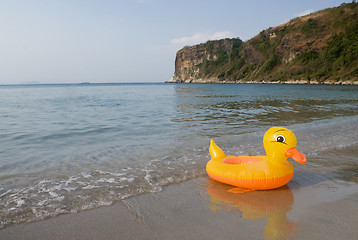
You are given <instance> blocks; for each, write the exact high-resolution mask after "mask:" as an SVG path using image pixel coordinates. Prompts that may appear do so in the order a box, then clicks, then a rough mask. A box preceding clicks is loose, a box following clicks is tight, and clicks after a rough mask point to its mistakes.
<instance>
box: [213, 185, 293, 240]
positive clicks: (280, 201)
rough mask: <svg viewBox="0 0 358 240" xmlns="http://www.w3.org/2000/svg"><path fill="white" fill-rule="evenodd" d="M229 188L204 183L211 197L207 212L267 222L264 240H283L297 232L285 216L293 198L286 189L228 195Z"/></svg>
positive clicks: (284, 187)
mask: <svg viewBox="0 0 358 240" xmlns="http://www.w3.org/2000/svg"><path fill="white" fill-rule="evenodd" d="M231 188H232V186H230V185H226V184H221V183H219V182H216V181H214V180H212V179H209V180H208V183H207V191H208V193H209V195H210V196H211V202H210V205H209V208H210V209H211V210H212V211H213V212H216V211H218V210H226V211H239V212H240V214H239V217H242V218H244V219H250V220H259V219H263V218H267V224H266V227H265V229H264V236H265V238H266V239H285V238H287V237H288V236H289V235H291V234H292V233H293V232H294V231H295V230H296V229H297V223H294V222H290V221H289V220H288V219H287V216H286V213H287V212H288V211H290V210H291V207H292V205H293V203H294V197H293V194H292V192H291V190H290V188H289V187H287V186H283V187H281V188H279V189H275V190H270V191H250V192H244V193H233V192H229V191H228V190H230V189H231Z"/></svg>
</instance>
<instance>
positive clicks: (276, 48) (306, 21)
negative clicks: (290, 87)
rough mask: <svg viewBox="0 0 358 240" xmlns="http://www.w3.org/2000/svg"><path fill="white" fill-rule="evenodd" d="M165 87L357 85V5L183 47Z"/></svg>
mask: <svg viewBox="0 0 358 240" xmlns="http://www.w3.org/2000/svg"><path fill="white" fill-rule="evenodd" d="M167 82H168V83H273V84H274V83H278V84H337V85H358V3H356V2H355V1H354V2H352V3H348V4H345V3H344V4H342V5H341V6H339V7H335V8H329V9H325V10H321V11H318V12H315V13H312V14H309V15H306V16H303V17H298V18H294V19H292V20H291V21H289V22H287V23H284V24H281V25H279V26H276V27H272V28H269V29H266V30H264V31H262V32H260V33H259V34H258V35H256V36H255V37H253V38H252V39H250V40H248V41H246V42H243V41H241V40H240V39H239V38H233V39H221V40H215V41H207V42H206V43H202V44H198V45H194V46H186V47H184V48H182V49H180V50H179V51H178V52H177V54H176V59H175V72H174V76H173V77H172V78H171V79H170V80H169V81H167Z"/></svg>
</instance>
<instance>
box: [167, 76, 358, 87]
mask: <svg viewBox="0 0 358 240" xmlns="http://www.w3.org/2000/svg"><path fill="white" fill-rule="evenodd" d="M165 83H222V84H225V83H226V84H245V83H246V84H293V85H354V86H357V85H358V81H354V80H346V81H334V80H326V81H317V80H304V79H302V80H288V81H267V80H262V81H244V80H236V81H230V80H223V81H220V80H219V79H217V78H209V79H185V80H183V79H175V78H174V77H173V78H171V79H170V80H168V81H165Z"/></svg>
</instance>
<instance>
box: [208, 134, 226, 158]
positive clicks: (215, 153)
mask: <svg viewBox="0 0 358 240" xmlns="http://www.w3.org/2000/svg"><path fill="white" fill-rule="evenodd" d="M209 152H210V156H211V159H212V160H214V161H221V160H222V159H223V158H224V157H226V155H225V153H224V151H223V150H221V149H220V148H219V147H218V146H217V145H216V143H215V142H214V140H212V139H211V141H210V148H209Z"/></svg>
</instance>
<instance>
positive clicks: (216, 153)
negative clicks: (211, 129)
mask: <svg viewBox="0 0 358 240" xmlns="http://www.w3.org/2000/svg"><path fill="white" fill-rule="evenodd" d="M263 144H264V148H265V151H266V156H227V155H225V153H224V152H223V151H222V150H221V149H220V148H219V147H218V146H217V145H216V144H215V142H214V141H213V140H211V143H210V148H209V151H210V155H211V160H210V161H209V162H208V163H207V165H206V171H207V173H208V175H209V176H210V177H211V178H212V179H214V180H217V181H219V182H222V183H226V184H230V185H233V186H236V187H239V188H244V189H248V190H267V189H274V188H279V187H281V186H283V185H285V184H286V183H288V182H289V181H290V180H291V179H292V177H293V173H294V169H293V166H292V164H291V163H290V162H289V161H287V158H293V159H294V160H295V161H297V162H299V163H305V162H306V161H307V160H306V157H305V156H304V155H303V154H302V153H300V152H299V151H298V150H297V149H296V145H297V139H296V136H295V134H294V133H293V132H292V131H290V130H289V129H287V128H283V127H272V128H270V129H269V130H268V131H267V132H266V133H265V135H264V138H263Z"/></svg>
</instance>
